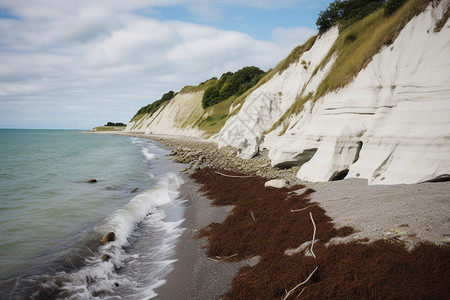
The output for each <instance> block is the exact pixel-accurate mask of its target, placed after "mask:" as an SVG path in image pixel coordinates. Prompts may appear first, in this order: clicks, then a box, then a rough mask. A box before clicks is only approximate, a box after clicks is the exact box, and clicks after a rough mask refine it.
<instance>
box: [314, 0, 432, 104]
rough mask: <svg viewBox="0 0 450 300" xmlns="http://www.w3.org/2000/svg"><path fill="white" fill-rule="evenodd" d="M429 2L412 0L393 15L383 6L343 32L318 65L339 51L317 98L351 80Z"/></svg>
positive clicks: (317, 92) (318, 91)
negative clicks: (387, 13) (385, 12)
mask: <svg viewBox="0 0 450 300" xmlns="http://www.w3.org/2000/svg"><path fill="white" fill-rule="evenodd" d="M429 3H430V0H410V1H408V2H406V3H405V4H403V6H401V7H400V8H399V9H398V10H397V11H396V12H395V13H393V14H392V15H390V16H385V15H384V8H380V9H379V10H377V11H375V12H374V13H372V14H370V15H369V16H367V17H366V18H364V19H362V20H361V21H359V22H357V23H355V24H353V25H352V26H350V27H348V28H347V29H345V30H344V31H343V32H341V34H340V35H339V37H338V39H337V40H336V42H335V43H334V45H333V46H332V47H331V49H330V51H329V52H328V54H327V56H326V57H325V59H324V60H323V61H322V63H321V64H320V65H319V67H318V68H323V67H324V66H325V65H326V63H327V62H328V61H329V60H330V59H331V57H332V56H333V54H335V53H336V54H337V55H338V56H337V59H336V62H335V63H334V64H333V66H332V68H331V70H330V72H329V73H328V75H327V76H326V78H325V79H324V80H323V81H322V82H321V84H320V85H319V87H318V89H317V91H316V93H315V95H314V100H317V99H318V98H320V97H321V96H323V95H324V94H326V93H328V92H331V91H334V90H337V89H339V88H342V87H344V86H346V85H347V84H349V83H350V82H351V81H352V79H353V78H354V77H355V76H356V75H357V74H358V73H359V72H360V71H361V70H362V69H363V68H364V67H365V66H367V64H368V63H369V62H370V61H371V60H372V57H373V56H374V55H375V54H377V53H378V52H379V51H380V49H381V48H382V47H383V46H384V45H390V44H392V43H393V41H394V40H395V38H396V37H397V35H398V34H399V33H400V30H401V29H403V27H404V26H405V25H406V23H408V22H409V21H410V20H411V19H412V18H413V17H414V16H416V15H418V14H419V13H421V12H422V11H424V10H425V8H426V7H427V6H428V4H429ZM317 70H318V69H316V71H317Z"/></svg>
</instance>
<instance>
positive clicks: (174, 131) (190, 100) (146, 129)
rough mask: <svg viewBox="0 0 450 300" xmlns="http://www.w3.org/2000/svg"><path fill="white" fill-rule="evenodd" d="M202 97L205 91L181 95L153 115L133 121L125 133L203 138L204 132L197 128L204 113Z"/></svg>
mask: <svg viewBox="0 0 450 300" xmlns="http://www.w3.org/2000/svg"><path fill="white" fill-rule="evenodd" d="M202 96H203V91H201V92H194V93H179V94H177V95H176V96H175V97H174V98H173V99H172V100H170V102H168V103H167V104H163V105H161V107H160V108H159V109H158V110H157V111H156V112H155V113H153V114H152V115H145V116H142V117H141V118H139V119H138V120H135V121H131V122H130V123H129V124H128V126H127V128H126V129H125V131H128V132H140V133H145V134H164V135H184V136H195V137H201V136H202V135H203V132H202V131H200V130H198V129H197V128H196V127H195V121H197V119H198V118H200V117H201V115H202V113H203V109H202Z"/></svg>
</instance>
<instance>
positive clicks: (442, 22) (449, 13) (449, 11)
mask: <svg viewBox="0 0 450 300" xmlns="http://www.w3.org/2000/svg"><path fill="white" fill-rule="evenodd" d="M449 17H450V6H449V7H447V11H446V12H445V13H444V15H443V16H442V18H441V19H440V20H439V21H438V22H437V23H436V27H434V32H440V31H441V29H442V28H444V26H445V24H446V23H447V20H448V18H449Z"/></svg>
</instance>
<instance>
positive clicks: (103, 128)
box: [94, 126, 127, 131]
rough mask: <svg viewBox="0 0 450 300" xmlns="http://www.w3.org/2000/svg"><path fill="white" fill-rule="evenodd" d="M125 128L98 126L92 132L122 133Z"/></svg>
mask: <svg viewBox="0 0 450 300" xmlns="http://www.w3.org/2000/svg"><path fill="white" fill-rule="evenodd" d="M125 128H127V126H98V127H95V128H94V131H123V130H125Z"/></svg>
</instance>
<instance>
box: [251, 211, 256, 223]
mask: <svg viewBox="0 0 450 300" xmlns="http://www.w3.org/2000/svg"><path fill="white" fill-rule="evenodd" d="M250 214H251V215H252V218H253V221H256V219H255V215H254V214H253V212H252V211H250Z"/></svg>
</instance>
